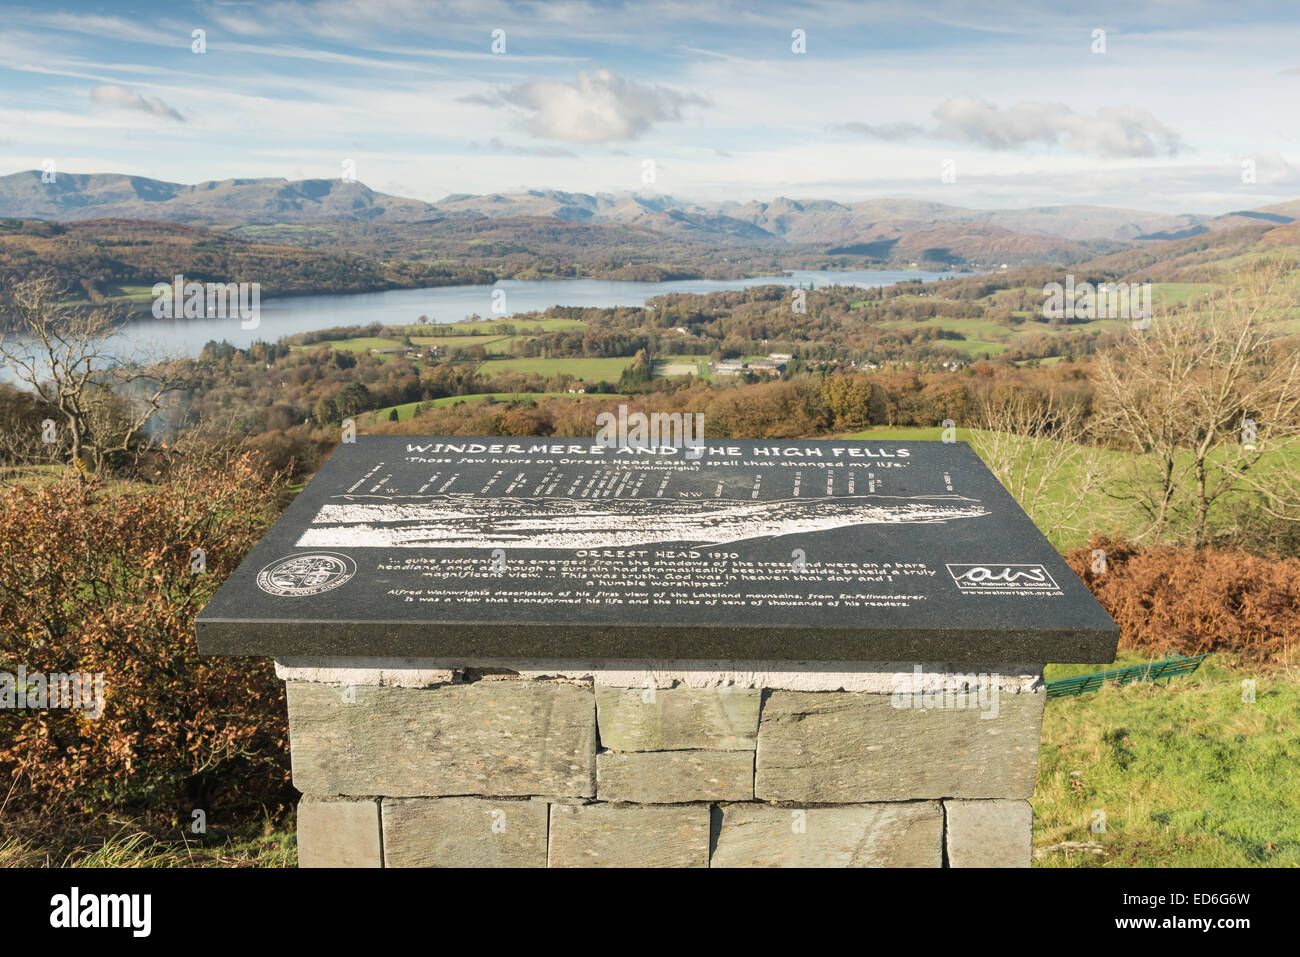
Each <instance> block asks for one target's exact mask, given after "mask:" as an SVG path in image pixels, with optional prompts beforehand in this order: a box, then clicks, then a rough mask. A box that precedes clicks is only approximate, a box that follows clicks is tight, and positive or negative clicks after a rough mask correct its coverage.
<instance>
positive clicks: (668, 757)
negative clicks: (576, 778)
mask: <svg viewBox="0 0 1300 957" xmlns="http://www.w3.org/2000/svg"><path fill="white" fill-rule="evenodd" d="M596 797H597V798H599V799H600V800H602V801H624V802H629V803H633V804H685V803H687V802H690V801H752V800H753V799H754V752H753V751H635V752H629V753H621V752H616V751H608V752H604V753H602V754H598V755H596Z"/></svg>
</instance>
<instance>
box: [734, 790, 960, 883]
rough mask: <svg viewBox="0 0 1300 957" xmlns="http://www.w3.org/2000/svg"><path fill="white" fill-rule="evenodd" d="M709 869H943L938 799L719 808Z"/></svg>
mask: <svg viewBox="0 0 1300 957" xmlns="http://www.w3.org/2000/svg"><path fill="white" fill-rule="evenodd" d="M720 815H721V821H720V823H719V826H718V834H717V843H716V846H715V847H714V849H713V856H712V859H711V860H710V866H711V867H941V866H942V864H943V812H942V810H941V809H940V807H939V804H938V803H937V802H934V801H919V802H913V803H895V804H860V805H855V806H849V807H811V808H788V807H772V806H770V805H762V804H728V805H725V806H724V807H722V808H721V811H720Z"/></svg>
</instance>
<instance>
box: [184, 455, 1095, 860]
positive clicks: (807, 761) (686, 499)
mask: <svg viewBox="0 0 1300 957" xmlns="http://www.w3.org/2000/svg"><path fill="white" fill-rule="evenodd" d="M196 632H197V636H198V641H199V648H200V650H201V651H202V652H203V653H205V654H219V655H259V656H266V655H269V656H272V657H274V658H275V659H276V662H277V664H276V668H277V673H278V674H279V675H280V677H281V678H282V679H283V680H284V681H285V682H286V683H287V686H288V695H287V697H288V707H289V725H290V739H291V740H290V746H291V750H292V764H293V780H294V783H295V785H296V786H297V787H298V788H299V789H300V790H301V791H302V792H303V794H304V797H303V801H302V805H301V809H300V824H299V842H300V853H301V862H302V864H303V865H304V866H341V867H343V866H346V867H377V866H385V867H544V866H550V867H618V866H646V867H768V866H774V867H776V866H802V867H894V866H896V867H904V866H906V867H939V866H943V865H945V864H947V865H949V866H953V867H970V866H978V867H984V866H1024V865H1026V864H1028V863H1029V861H1030V859H1031V853H1030V850H1031V843H1030V841H1031V834H1032V812H1031V810H1030V807H1029V804H1028V799H1029V797H1030V796H1031V795H1032V793H1033V789H1034V780H1035V776H1036V773H1037V765H1038V739H1039V731H1040V728H1041V724H1042V717H1043V706H1044V700H1045V694H1044V690H1043V686H1042V668H1043V664H1042V663H1043V662H1047V661H1060V662H1106V661H1110V660H1112V658H1113V656H1114V651H1115V646H1116V643H1117V640H1118V629H1117V628H1116V626H1115V623H1114V622H1113V621H1111V619H1110V618H1109V617H1108V616H1107V615H1106V613H1105V611H1104V610H1103V609H1102V608H1101V606H1100V605H1098V604H1097V602H1096V601H1095V600H1094V599H1093V598H1092V596H1091V595H1090V594H1089V592H1088V590H1087V588H1085V587H1084V585H1083V583H1082V582H1080V581H1079V579H1078V578H1077V577H1076V576H1075V575H1074V573H1073V572H1072V571H1070V569H1069V566H1067V565H1066V563H1065V561H1064V560H1063V559H1062V558H1061V556H1060V555H1059V554H1057V552H1056V551H1055V549H1053V548H1052V547H1051V545H1050V543H1049V542H1048V541H1047V540H1046V539H1045V538H1044V537H1043V536H1042V535H1041V534H1040V533H1039V531H1038V530H1037V529H1036V528H1035V527H1034V525H1033V523H1032V522H1031V521H1030V520H1029V518H1028V516H1026V515H1025V514H1024V512H1023V511H1021V510H1020V508H1019V507H1018V506H1017V505H1016V503H1015V501H1014V500H1013V499H1012V498H1011V496H1010V495H1009V494H1008V493H1007V491H1006V489H1004V488H1002V486H1001V485H999V484H998V482H997V480H996V479H995V478H994V476H993V475H992V474H991V473H990V472H989V470H988V469H987V468H985V467H984V465H983V463H982V462H980V460H979V459H978V457H977V456H976V455H975V453H974V452H973V451H972V450H971V449H970V447H969V446H967V445H966V444H965V443H960V442H957V443H946V442H859V441H851V440H844V439H837V440H833V441H799V440H796V441H788V440H782V441H765V440H748V439H709V440H706V441H703V442H700V443H693V444H691V445H690V446H689V447H688V446H686V445H678V446H674V445H671V444H666V443H658V444H654V443H651V444H648V445H647V444H645V443H641V444H629V443H628V442H623V443H622V444H619V443H618V442H616V441H614V442H611V441H604V440H602V441H598V440H596V439H585V438H582V439H573V438H565V439H556V438H545V439H543V438H516V437H510V438H501V437H491V436H485V437H465V438H453V437H446V436H441V437H439V436H429V437H425V436H398V435H393V436H359V437H357V441H356V442H355V443H348V444H344V445H342V446H341V447H340V448H339V449H338V450H337V451H336V452H335V453H334V454H333V455H332V456H331V457H330V459H329V460H328V461H327V462H326V463H325V465H324V466H323V467H322V468H321V470H320V472H319V473H317V475H316V476H315V477H314V478H313V479H312V481H311V482H310V483H309V484H308V486H307V487H306V488H305V489H303V491H302V492H301V493H300V494H299V495H298V496H297V498H295V500H294V501H293V503H292V504H291V505H290V506H289V508H288V509H287V510H286V511H285V513H284V515H283V516H282V517H281V518H280V520H279V521H278V522H276V524H275V526H274V527H273V528H271V530H270V531H269V532H267V534H266V536H265V537H264V538H263V539H262V541H261V542H259V543H258V545H257V546H256V547H255V548H254V549H253V551H252V553H251V554H250V555H248V557H247V558H246V559H245V560H244V561H243V563H242V564H240V566H239V567H238V568H237V569H236V570H235V571H234V572H233V573H232V574H231V576H230V578H229V579H228V580H227V581H226V582H225V583H224V584H223V585H222V587H221V588H220V590H219V591H218V592H217V593H216V595H215V596H214V597H213V598H212V600H211V601H210V602H209V604H208V605H207V607H205V608H204V609H203V611H202V612H201V613H200V614H199V616H198V618H197V620H196Z"/></svg>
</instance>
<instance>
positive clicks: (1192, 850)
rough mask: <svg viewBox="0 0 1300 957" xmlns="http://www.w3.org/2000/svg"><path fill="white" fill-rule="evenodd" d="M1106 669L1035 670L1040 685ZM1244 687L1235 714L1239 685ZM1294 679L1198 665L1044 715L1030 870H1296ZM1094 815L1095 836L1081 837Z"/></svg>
mask: <svg viewBox="0 0 1300 957" xmlns="http://www.w3.org/2000/svg"><path fill="white" fill-rule="evenodd" d="M1146 660H1147V659H1145V658H1143V657H1141V656H1139V655H1137V654H1135V653H1133V652H1125V653H1122V654H1121V656H1120V658H1119V661H1118V662H1117V664H1116V665H1103V666H1095V667H1088V668H1085V667H1081V666H1057V665H1052V666H1049V667H1048V673H1047V678H1048V680H1055V679H1057V678H1062V677H1069V676H1071V675H1073V674H1083V673H1087V672H1088V671H1094V670H1103V669H1104V668H1110V667H1122V666H1125V665H1133V664H1142V663H1144V662H1145V661H1146ZM1246 680H1250V681H1254V682H1255V701H1254V702H1253V703H1249V702H1245V701H1243V700H1242V698H1243V689H1242V682H1243V681H1246ZM1297 728H1300V676H1297V675H1296V673H1295V672H1294V671H1289V670H1283V671H1274V672H1272V673H1261V672H1257V671H1255V670H1253V669H1251V668H1244V667H1236V666H1233V665H1231V664H1228V663H1225V662H1222V661H1220V660H1218V659H1217V657H1216V658H1210V659H1208V660H1207V661H1206V662H1205V663H1204V664H1202V666H1201V668H1200V669H1199V670H1198V671H1197V672H1196V673H1195V674H1193V675H1190V676H1187V677H1182V678H1174V679H1171V680H1170V681H1168V682H1160V683H1158V684H1156V683H1148V682H1143V683H1139V684H1133V685H1127V686H1123V687H1119V686H1114V685H1111V686H1108V687H1106V688H1103V689H1102V690H1101V691H1099V692H1096V693H1094V694H1086V695H1080V696H1078V697H1075V698H1058V699H1053V700H1052V701H1049V702H1048V703H1047V712H1046V715H1045V716H1044V720H1043V743H1042V749H1041V751H1040V754H1039V766H1038V783H1037V787H1036V789H1035V791H1034V797H1033V802H1032V803H1033V806H1034V845H1035V857H1036V858H1037V860H1036V862H1035V863H1036V865H1037V866H1039V867H1097V866H1102V867H1258V866H1268V867H1296V866H1300V791H1298V790H1297V789H1296V786H1295V768H1296V762H1297V761H1298V760H1300V734H1298V733H1297ZM1099 810H1100V811H1102V812H1104V814H1105V819H1104V826H1105V830H1104V831H1101V832H1094V831H1093V827H1094V822H1095V821H1098V820H1100V819H1099V817H1098V815H1097V813H1096V812H1097V811H1099Z"/></svg>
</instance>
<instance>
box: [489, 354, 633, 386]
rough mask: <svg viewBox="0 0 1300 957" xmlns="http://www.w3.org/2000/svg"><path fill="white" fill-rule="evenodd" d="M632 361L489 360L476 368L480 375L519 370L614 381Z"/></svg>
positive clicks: (586, 379)
mask: <svg viewBox="0 0 1300 957" xmlns="http://www.w3.org/2000/svg"><path fill="white" fill-rule="evenodd" d="M631 364H632V360H631V359H629V358H613V359H582V358H579V359H492V360H490V361H488V362H485V363H483V364H482V365H480V366H479V367H478V372H479V374H480V375H492V374H494V373H497V372H521V373H523V374H524V375H540V376H555V375H562V374H568V375H571V376H573V377H574V378H575V379H581V380H583V381H584V382H618V380H619V377H620V376H621V375H622V374H623V370H624V369H626V368H627V367H628V366H630V365H631Z"/></svg>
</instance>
